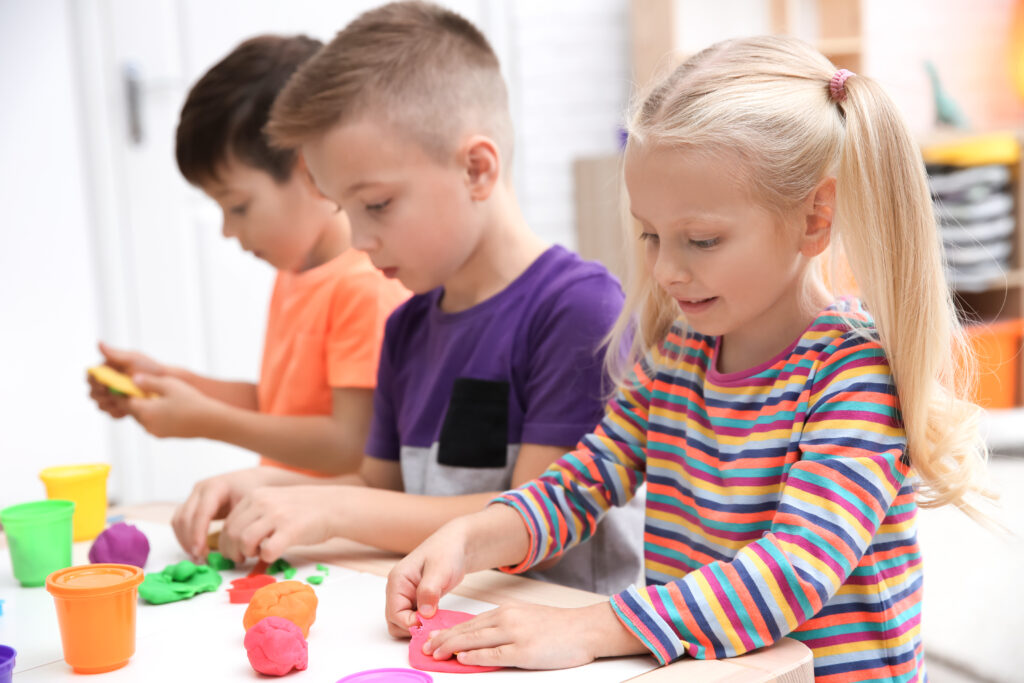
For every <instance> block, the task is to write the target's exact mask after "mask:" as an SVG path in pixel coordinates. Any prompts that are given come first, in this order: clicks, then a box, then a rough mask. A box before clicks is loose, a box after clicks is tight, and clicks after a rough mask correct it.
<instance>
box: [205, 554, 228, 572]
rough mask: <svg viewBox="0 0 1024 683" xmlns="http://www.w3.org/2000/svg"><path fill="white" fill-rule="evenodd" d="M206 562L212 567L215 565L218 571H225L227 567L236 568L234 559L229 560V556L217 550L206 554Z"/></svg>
mask: <svg viewBox="0 0 1024 683" xmlns="http://www.w3.org/2000/svg"><path fill="white" fill-rule="evenodd" d="M206 564H208V565H210V566H211V567H213V568H214V569H216V570H217V571H223V570H225V569H234V568H235V563H234V561H233V560H229V559H228V558H226V557H224V556H223V555H221V554H220V553H219V552H217V551H216V550H214V551H213V552H211V553H210V554H209V555H207V556H206Z"/></svg>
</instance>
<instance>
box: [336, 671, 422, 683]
mask: <svg viewBox="0 0 1024 683" xmlns="http://www.w3.org/2000/svg"><path fill="white" fill-rule="evenodd" d="M433 680H434V678H433V676H431V675H430V674H428V673H427V672H426V671H417V670H416V669H368V670H366V671H360V672H359V673H354V674H352V675H350V676H345V677H344V678H342V679H341V680H339V681H338V682H337V683H376V681H391V682H392V683H432V681H433Z"/></svg>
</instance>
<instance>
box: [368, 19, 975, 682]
mask: <svg viewBox="0 0 1024 683" xmlns="http://www.w3.org/2000/svg"><path fill="white" fill-rule="evenodd" d="M624 175H625V182H626V188H627V190H628V192H629V198H630V209H631V213H632V214H633V216H634V218H635V219H636V221H635V223H636V225H637V226H638V229H637V232H638V236H639V238H640V252H641V254H642V261H643V263H644V265H645V268H644V269H643V274H642V275H641V276H640V277H639V278H634V282H633V283H632V284H631V291H630V293H629V295H628V299H627V303H626V308H625V309H624V313H623V316H622V317H621V318H620V319H619V321H618V323H617V326H616V329H615V330H614V331H613V334H612V340H611V342H612V343H611V344H610V346H609V348H611V349H617V348H621V347H619V346H618V342H619V341H620V340H621V339H622V338H623V336H624V335H625V334H627V333H628V331H629V329H630V328H631V327H633V328H634V329H636V330H637V332H638V333H637V334H636V335H634V336H635V341H634V348H633V357H632V360H637V361H638V362H635V364H634V363H630V366H631V368H632V369H631V371H630V372H629V373H628V376H625V377H624V376H623V375H624V374H626V373H623V372H622V371H621V369H619V371H618V372H614V371H615V370H616V369H617V368H616V365H615V361H616V358H615V356H614V355H612V356H609V361H608V362H609V363H610V365H611V366H612V367H611V369H612V370H613V375H614V376H617V377H620V378H622V379H621V381H620V384H619V386H620V388H619V390H618V392H617V393H616V394H615V396H614V398H613V399H612V401H611V402H610V403H609V404H608V406H607V408H606V412H605V417H604V419H603V421H602V422H601V424H600V425H599V426H598V427H597V429H596V430H595V431H594V432H593V433H592V434H590V435H588V436H586V437H584V439H583V440H582V441H581V442H580V444H579V446H578V447H577V450H576V451H575V452H573V453H570V454H568V455H566V456H565V457H563V458H562V459H561V460H559V461H558V462H557V463H555V465H553V466H552V467H551V468H550V469H548V470H547V471H546V472H545V473H544V474H543V475H542V476H541V477H540V478H539V479H536V480H534V481H532V482H530V483H528V484H526V485H524V486H522V487H520V488H518V489H516V490H513V491H510V492H507V493H505V494H503V495H502V496H501V497H500V498H498V499H497V500H496V501H495V502H496V503H501V504H493V505H491V506H489V507H488V508H487V509H485V510H484V511H482V512H478V513H475V514H473V515H470V516H467V517H463V518H460V519H456V520H454V521H452V522H451V523H449V524H448V525H446V526H445V527H443V528H442V529H440V530H439V531H438V532H437V533H436V534H434V535H433V536H431V537H430V538H429V539H427V540H426V541H425V542H424V543H423V544H422V545H420V546H419V547H418V548H417V549H416V550H415V551H414V552H413V553H411V554H410V555H409V556H408V557H406V558H405V559H404V560H403V561H402V562H400V563H399V564H398V565H397V566H396V567H395V569H394V570H393V571H392V573H391V576H390V577H389V581H388V595H387V599H388V602H387V617H388V622H389V629H390V630H391V632H392V633H393V634H394V635H401V634H404V633H407V632H408V629H409V627H410V626H412V625H415V624H417V623H418V617H417V614H416V612H417V611H418V612H419V613H420V614H422V615H424V616H426V617H429V616H431V615H432V614H433V613H434V611H435V610H436V606H437V601H438V599H439V598H440V596H441V595H442V594H444V593H445V592H447V591H449V590H451V589H452V588H453V587H454V586H455V585H457V584H458V582H459V581H460V580H461V578H462V577H463V575H464V574H465V573H467V572H472V571H476V570H479V569H482V568H486V567H496V566H504V567H505V568H506V570H507V571H512V572H520V571H523V570H525V569H527V568H528V567H530V566H533V565H534V564H536V563H538V562H542V561H545V560H549V559H551V558H554V557H557V556H558V555H559V554H560V553H562V552H564V551H565V550H566V549H567V548H570V547H573V546H574V545H576V544H578V543H581V542H583V541H585V540H586V539H587V538H588V537H589V536H590V535H591V534H592V533H593V531H594V528H595V527H596V526H597V524H598V522H599V520H600V518H601V515H602V514H604V513H605V511H607V510H608V509H609V508H610V507H611V506H617V505H623V504H625V503H626V502H627V501H628V500H629V499H630V498H631V496H632V495H633V492H634V491H635V490H636V488H637V487H638V486H639V485H640V484H641V483H643V482H644V481H646V482H647V485H648V498H647V508H646V526H645V534H644V541H645V569H646V584H647V585H646V586H633V587H630V588H629V589H627V590H625V591H623V592H621V593H619V594H617V595H614V596H612V598H611V600H610V601H608V602H604V603H599V604H596V605H593V606H590V607H586V608H582V609H574V610H566V609H554V608H549V607H540V606H517V607H510V608H504V607H503V608H499V609H497V610H494V611H492V612H488V613H486V614H483V615H481V616H479V617H477V618H476V619H473V620H471V621H469V622H466V623H464V624H461V625H459V626H456V627H454V628H452V629H450V630H447V631H443V632H436V633H435V634H433V635H432V637H431V639H430V640H428V641H427V643H426V644H425V645H424V652H425V653H428V654H432V655H433V656H434V657H435V658H436V659H446V658H448V657H451V656H452V654H453V653H456V652H457V653H458V660H459V661H460V662H463V663H465V664H484V665H488V664H498V665H506V666H519V667H525V668H559V667H570V666H576V665H579V664H583V663H586V662H588V661H590V660H592V659H594V658H595V657H605V656H615V655H622V654H630V653H641V652H647V651H650V652H651V653H653V654H654V656H655V657H657V658H658V661H659V662H661V663H666V662H669V661H671V660H673V659H676V658H678V657H681V656H683V655H684V654H689V655H690V656H693V657H698V658H719V657H731V656H734V655H738V654H742V653H744V652H747V651H750V650H753V649H756V648H760V647H763V646H765V645H769V644H771V643H773V642H775V641H777V640H778V639H780V638H782V637H784V636H786V635H789V636H791V637H793V638H797V639H799V640H802V641H803V642H804V643H806V644H807V645H808V646H809V647H810V648H811V649H812V651H813V653H814V662H815V675H816V677H817V680H818V681H848V680H865V679H871V680H897V681H911V680H923V679H924V666H923V649H922V643H921V635H920V610H921V556H920V553H919V550H918V546H917V540H916V533H915V517H916V511H917V506H918V499H919V498H920V503H921V504H923V505H942V504H946V503H954V504H957V505H960V506H963V507H966V508H967V509H968V510H969V511H972V510H973V508H971V507H970V506H969V505H968V504H967V503H966V502H965V496H967V495H968V494H970V493H972V492H978V491H980V488H979V486H978V484H977V483H976V480H977V477H978V476H980V474H981V470H982V469H983V466H984V447H983V445H982V442H981V441H980V439H979V436H978V433H977V430H976V427H975V420H976V417H977V414H978V408H977V407H976V406H974V405H972V404H970V403H968V402H965V401H964V400H962V399H961V398H960V397H961V396H963V395H964V394H963V392H964V387H963V386H962V382H961V381H960V377H961V376H962V375H960V374H959V373H958V372H957V371H956V368H955V363H954V359H955V358H962V357H963V356H962V354H958V353H957V350H956V348H955V345H959V343H960V342H959V340H960V331H959V329H958V326H957V322H956V316H955V314H954V309H953V306H952V303H951V300H950V295H949V290H948V289H947V287H946V283H945V281H944V279H943V272H942V264H941V253H940V248H939V241H938V237H937V231H936V227H935V223H934V218H933V215H932V206H931V201H930V197H929V193H928V189H927V186H926V182H925V176H924V172H923V165H922V163H921V160H920V156H919V153H918V151H917V149H916V147H915V145H914V142H913V140H912V139H911V137H910V135H909V133H908V131H907V128H906V126H905V124H904V123H903V122H902V120H901V118H900V116H899V114H898V113H897V111H896V109H895V107H894V105H893V103H892V102H891V100H890V99H889V98H888V97H887V96H886V95H885V94H884V93H883V92H882V91H881V89H880V88H879V87H878V86H877V85H876V84H875V83H874V82H873V81H871V80H869V79H867V78H864V77H860V76H857V75H855V74H851V73H850V72H848V71H845V70H838V71H837V70H836V68H835V67H834V66H833V65H832V64H830V63H829V61H828V60H827V59H825V58H824V57H823V56H821V55H820V54H818V53H817V52H816V51H814V50H813V49H812V48H810V47H809V46H807V45H805V44H804V43H802V42H800V41H797V40H795V39H792V38H782V37H763V38H752V39H744V40H735V41H727V42H724V43H719V44H717V45H714V46H712V47H710V48H708V49H707V50H705V51H703V52H701V53H700V54H698V55H696V56H694V57H693V58H691V59H689V60H688V61H687V62H686V63H684V64H683V65H681V66H680V67H679V68H677V69H676V70H675V71H674V72H673V73H672V74H671V75H670V76H669V77H668V78H667V79H666V80H665V81H664V82H662V83H660V84H659V85H657V86H656V87H655V88H654V89H653V90H652V91H651V92H650V93H649V94H648V95H647V96H646V97H645V98H644V99H643V100H642V103H641V105H640V106H639V108H638V109H637V111H636V113H635V115H634V116H633V119H632V121H631V125H630V131H629V143H628V146H627V149H626V152H625V162H624ZM833 228H834V229H833ZM830 244H831V245H832V250H831V251H832V252H833V254H835V255H838V254H842V256H843V257H844V258H845V259H846V260H847V261H848V262H849V265H850V269H851V270H852V272H853V275H854V277H855V279H856V282H857V285H858V287H859V290H860V292H861V299H860V300H857V299H853V298H843V297H837V296H835V295H834V294H832V293H831V292H830V291H829V289H828V288H827V287H826V284H825V283H827V282H833V283H834V282H837V281H839V280H838V276H837V275H836V274H835V273H834V272H833V273H831V274H830V275H829V277H825V275H824V273H823V272H822V269H820V268H819V266H818V262H819V261H820V260H822V259H819V258H818V257H820V256H821V255H822V254H823V253H824V252H825V251H826V249H827V247H828V246H829V245H830ZM841 262H842V258H840V257H838V256H837V257H835V258H834V259H833V263H841ZM918 480H919V481H918ZM555 644H557V646H554V647H553V645H555Z"/></svg>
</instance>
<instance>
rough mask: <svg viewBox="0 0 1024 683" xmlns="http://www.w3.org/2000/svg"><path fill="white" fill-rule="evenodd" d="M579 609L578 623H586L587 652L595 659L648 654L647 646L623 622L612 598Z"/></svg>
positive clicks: (584, 634) (584, 635) (584, 631)
mask: <svg viewBox="0 0 1024 683" xmlns="http://www.w3.org/2000/svg"><path fill="white" fill-rule="evenodd" d="M579 610H580V617H581V618H580V619H579V620H578V623H581V624H586V627H585V628H584V629H583V637H584V640H585V643H586V649H587V652H589V653H590V655H591V656H592V657H593V658H594V659H597V658H599V657H622V656H626V655H639V654H647V652H648V650H647V648H646V647H645V646H644V644H643V643H642V642H641V641H640V639H639V638H637V637H636V635H634V634H633V632H632V631H631V630H629V628H627V627H626V625H625V624H623V623H622V621H621V620H620V619H619V616H618V615H617V614H616V613H615V610H614V609H613V608H612V603H611V601H610V600H607V601H605V602H599V603H597V604H595V605H590V606H589V607H581V608H579Z"/></svg>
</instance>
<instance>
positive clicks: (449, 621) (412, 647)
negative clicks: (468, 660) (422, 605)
mask: <svg viewBox="0 0 1024 683" xmlns="http://www.w3.org/2000/svg"><path fill="white" fill-rule="evenodd" d="M475 616H476V615H475V614H468V613H466V612H456V611H454V610H448V609H439V610H437V614H435V615H434V616H433V617H431V618H430V619H425V618H424V617H422V616H420V625H419V626H413V627H412V628H410V629H409V633H410V634H411V635H412V640H411V641H409V666H411V667H413V668H415V669H419V670H420V671H436V672H438V673H450V674H470V673H483V672H484V671H497V670H498V669H500V668H501V667H500V666H472V665H469V664H460V663H459V660H457V659H455V658H454V657H453V658H451V659H442V660H437V659H434V658H433V657H431V656H429V655H425V654H423V643H425V642H427V639H428V638H429V637H430V632H431V631H443V630H444V629H447V628H451V627H452V626H455V625H457V624H461V623H462V622H464V621H469V620H470V619H472V618H473V617H475Z"/></svg>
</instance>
